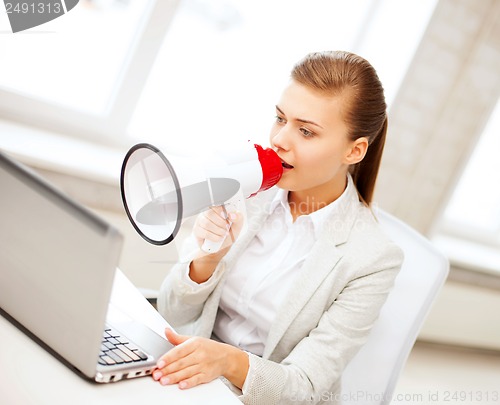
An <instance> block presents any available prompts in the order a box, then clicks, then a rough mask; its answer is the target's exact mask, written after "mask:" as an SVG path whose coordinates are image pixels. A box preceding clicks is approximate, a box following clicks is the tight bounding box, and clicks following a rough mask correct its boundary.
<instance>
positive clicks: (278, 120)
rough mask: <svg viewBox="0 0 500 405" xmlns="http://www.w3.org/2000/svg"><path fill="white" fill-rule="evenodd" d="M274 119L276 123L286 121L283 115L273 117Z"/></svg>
mask: <svg viewBox="0 0 500 405" xmlns="http://www.w3.org/2000/svg"><path fill="white" fill-rule="evenodd" d="M275 120H276V122H277V123H278V124H284V123H285V122H286V121H285V119H284V118H283V117H280V116H279V115H277V116H276V117H275Z"/></svg>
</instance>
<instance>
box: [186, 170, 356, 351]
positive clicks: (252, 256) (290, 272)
mask: <svg viewBox="0 0 500 405" xmlns="http://www.w3.org/2000/svg"><path fill="white" fill-rule="evenodd" d="M347 187H353V184H352V179H350V176H349V181H348V185H347ZM346 190H347V188H346ZM346 194H347V193H346V191H344V193H343V194H342V196H341V197H340V198H338V199H337V200H335V201H334V202H333V203H331V204H329V205H328V206H325V207H323V208H320V209H319V210H317V211H314V212H313V213H311V214H309V215H301V216H299V217H298V218H297V219H296V221H295V222H293V219H292V215H291V213H290V207H289V205H288V192H287V191H285V190H279V191H278V193H277V194H276V196H275V198H274V199H273V201H272V203H271V204H270V205H269V212H270V215H269V216H268V218H267V220H266V222H265V224H264V226H263V227H262V228H261V229H260V230H259V232H258V233H257V235H256V236H255V237H254V238H253V239H252V241H251V242H250V244H249V245H248V247H247V249H246V250H245V252H244V253H243V254H242V255H241V257H240V258H239V260H238V261H237V262H236V263H235V264H234V266H233V267H232V268H231V269H229V270H228V274H227V277H226V280H225V284H224V288H223V292H222V296H221V300H220V303H219V310H218V313H217V318H216V320H215V326H214V330H213V333H214V335H215V337H216V338H218V339H220V340H221V341H223V342H225V343H229V344H231V345H233V346H236V347H239V348H241V349H242V350H245V351H248V352H251V353H254V354H256V355H259V356H262V353H263V351H264V345H265V343H266V339H267V335H268V333H269V330H270V328H271V325H272V324H273V322H274V318H275V316H276V313H277V312H278V309H279V306H280V305H281V303H282V302H283V301H284V298H285V296H286V294H287V293H288V290H289V288H290V286H291V285H292V283H293V281H294V279H295V278H296V277H297V275H298V274H299V272H300V269H301V267H302V263H303V262H304V260H305V258H306V257H307V254H308V253H309V251H310V250H311V248H312V246H313V245H314V243H315V242H316V240H317V239H318V236H319V235H320V231H321V227H322V224H323V222H324V219H325V218H326V217H327V216H329V215H330V214H331V213H332V211H333V210H335V207H337V206H338V205H339V201H340V200H341V199H342V197H344V196H345V195H346ZM299 208H300V207H299ZM188 277H189V276H188Z"/></svg>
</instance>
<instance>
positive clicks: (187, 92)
mask: <svg viewBox="0 0 500 405" xmlns="http://www.w3.org/2000/svg"><path fill="white" fill-rule="evenodd" d="M400 3H403V4H404V7H403V6H401V5H400ZM435 3H436V0H425V1H418V2H414V1H401V0H397V1H396V0H385V1H369V0H357V1H344V0H315V1H297V0H295V1H292V0H259V1H237V0H212V1H203V0H186V1H184V2H183V3H182V4H181V7H180V8H179V10H178V12H177V14H176V16H175V19H174V21H173V24H172V26H171V29H170V31H169V33H168V35H167V37H166V40H165V42H164V44H163V47H162V49H161V51H160V53H159V56H158V59H157V61H156V64H155V66H154V67H153V71H152V73H151V75H150V77H149V80H148V83H147V86H146V88H145V90H144V92H143V94H142V97H141V99H140V101H139V105H138V108H137V110H136V113H135V115H134V117H133V119H132V122H131V125H130V127H129V133H130V134H131V136H132V137H133V138H134V139H136V140H144V141H148V142H151V143H161V144H164V145H168V147H169V148H170V150H172V149H176V150H178V151H180V152H181V153H182V152H184V153H186V152H189V153H191V154H192V153H194V152H195V151H200V152H201V151H203V150H205V149H206V148H207V147H209V148H212V149H213V148H214V145H215V147H217V145H221V144H225V143H227V142H233V141H236V140H237V139H240V140H247V139H250V140H252V141H255V142H259V143H263V144H267V143H268V140H267V136H268V132H269V129H270V125H271V123H272V120H273V118H274V105H275V104H276V102H277V99H278V96H279V93H280V92H281V90H282V89H283V86H284V84H285V83H286V81H287V80H288V75H289V72H290V69H291V67H292V65H293V63H295V62H296V61H297V60H298V59H299V58H301V57H302V56H304V55H305V54H306V53H308V52H311V51H317V50H327V49H343V50H351V51H354V52H358V51H359V52H361V51H362V52H363V53H362V55H363V56H366V57H367V58H368V59H369V60H370V61H372V63H373V64H374V65H375V67H376V68H377V70H378V71H379V74H380V76H381V79H382V80H383V81H384V85H385V86H386V88H387V89H391V90H390V92H388V97H393V95H394V93H395V89H397V88H398V87H399V82H400V80H401V79H402V77H403V74H404V71H405V70H406V68H407V66H408V63H409V61H410V59H411V57H412V56H413V52H414V50H415V48H416V46H417V44H418V42H419V40H420V37H421V35H422V30H423V29H424V28H425V26H426V25H427V21H428V19H429V17H430V15H431V13H432V10H433V8H434V6H435ZM372 18H374V20H373V23H370V21H372ZM383 33H385V35H382V34H383ZM395 33H397V34H395ZM375 38H377V39H375ZM382 38H383V40H382ZM372 59H373V60H372ZM375 59H376V60H375ZM395 69H396V70H398V74H394V70H395ZM390 101H391V100H390V99H389V102H390Z"/></svg>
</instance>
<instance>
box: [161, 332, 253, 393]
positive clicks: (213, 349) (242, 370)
mask: <svg viewBox="0 0 500 405" xmlns="http://www.w3.org/2000/svg"><path fill="white" fill-rule="evenodd" d="M165 336H166V337H167V339H168V341H169V342H170V343H172V344H173V345H174V346H175V347H174V348H173V349H171V350H170V351H169V352H167V353H166V354H165V355H164V356H163V357H162V358H161V359H160V360H159V361H158V363H157V367H158V368H157V369H156V370H155V371H154V372H153V378H154V379H155V380H156V381H159V382H160V384H162V385H167V384H179V388H181V389H186V388H191V387H194V386H196V385H199V384H203V383H207V382H210V381H212V380H215V379H216V378H218V377H220V376H224V377H226V378H227V379H228V380H229V381H231V383H233V384H234V385H235V386H237V387H239V388H241V387H242V386H243V383H244V382H245V379H246V375H247V373H248V355H247V354H246V353H245V352H243V351H242V350H240V349H237V348H236V347H233V346H230V345H227V344H225V343H220V342H216V341H214V340H211V339H206V338H201V337H190V336H182V335H178V334H177V333H175V332H174V331H172V330H171V329H168V328H167V329H166V330H165Z"/></svg>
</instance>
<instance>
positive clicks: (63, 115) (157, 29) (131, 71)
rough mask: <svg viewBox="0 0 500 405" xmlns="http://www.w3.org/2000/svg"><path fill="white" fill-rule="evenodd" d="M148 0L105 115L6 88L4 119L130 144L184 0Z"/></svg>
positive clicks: (1, 95) (1, 105)
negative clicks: (135, 117) (130, 130)
mask: <svg viewBox="0 0 500 405" xmlns="http://www.w3.org/2000/svg"><path fill="white" fill-rule="evenodd" d="M147 1H148V5H147V6H146V11H145V13H144V16H143V18H142V19H141V21H140V23H139V25H138V27H137V35H136V36H135V39H134V41H133V43H132V44H131V47H130V51H129V52H128V54H127V55H126V63H125V64H124V66H123V67H122V69H121V71H120V74H119V76H118V77H117V78H116V82H115V84H114V91H113V93H112V94H111V95H110V97H109V101H108V105H107V108H106V110H105V111H104V112H103V113H101V114H93V113H90V112H83V111H78V110H75V109H72V108H69V107H65V106H63V105H59V104H54V103H50V102H47V101H45V100H41V99H38V98H36V97H34V96H28V95H25V94H21V93H20V92H16V91H13V90H10V89H5V88H1V87H0V119H4V120H6V121H10V122H15V123H18V124H21V125H25V126H27V127H36V128H38V129H41V130H44V131H50V132H54V133H59V134H63V135H65V136H70V137H75V138H78V139H80V140H87V141H90V142H94V143H97V144H104V145H109V146H125V145H128V144H129V143H130V140H128V139H127V137H126V128H127V127H128V125H129V121H130V119H131V117H132V114H133V111H134V109H135V107H136V104H137V102H138V100H139V96H140V94H141V92H142V89H143V87H144V85H145V83H146V81H147V79H148V76H149V73H150V71H151V69H152V66H153V63H154V60H155V58H156V55H157V53H158V51H159V49H160V48H161V45H162V43H163V40H164V38H165V35H166V34H167V32H168V29H169V27H170V23H171V22H172V19H173V18H174V15H175V11H176V9H177V6H178V4H179V3H180V1H181V0H147ZM34 123H36V124H34Z"/></svg>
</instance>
